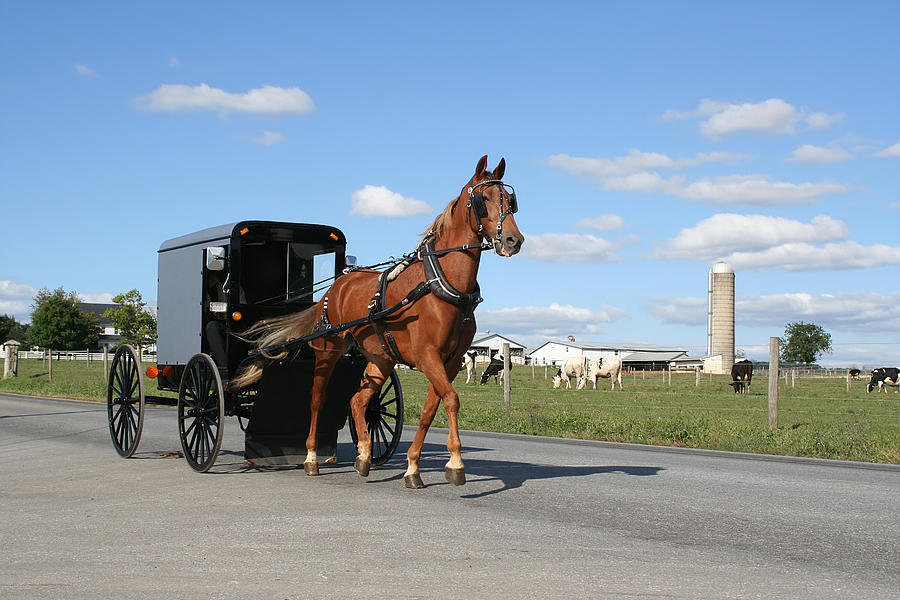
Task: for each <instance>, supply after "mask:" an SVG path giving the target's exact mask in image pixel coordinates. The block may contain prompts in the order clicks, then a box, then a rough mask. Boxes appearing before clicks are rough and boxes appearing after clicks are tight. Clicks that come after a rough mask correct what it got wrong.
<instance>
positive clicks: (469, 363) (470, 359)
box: [463, 350, 478, 383]
mask: <svg viewBox="0 0 900 600" xmlns="http://www.w3.org/2000/svg"><path fill="white" fill-rule="evenodd" d="M476 356H478V352H476V351H475V350H467V351H466V353H465V354H463V366H464V367H465V368H466V383H472V382H473V381H475V357H476Z"/></svg>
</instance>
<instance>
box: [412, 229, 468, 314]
mask: <svg viewBox="0 0 900 600" xmlns="http://www.w3.org/2000/svg"><path fill="white" fill-rule="evenodd" d="M469 245H470V246H472V245H474V246H476V247H478V248H480V247H481V244H469ZM453 250H456V249H455V248H454V249H453ZM439 253H441V254H444V252H443V251H441V250H437V251H435V249H434V242H432V241H427V242H425V246H424V251H423V252H419V257H420V258H421V259H422V264H423V265H424V267H425V283H427V284H428V287H429V289H431V292H432V293H433V294H434V295H435V296H437V297H438V298H440V299H441V300H443V301H444V302H449V303H450V304H453V305H454V306H463V307H471V308H472V309H473V310H474V309H475V307H476V306H477V305H478V304H479V303H480V302H481V301H482V300H484V298H482V297H481V288H480V287H479V285H478V282H477V281H476V282H475V289H474V290H473V291H472V292H471V293H467V292H460V291H459V290H457V289H456V288H455V287H453V286H452V285H450V282H449V281H447V276H446V275H444V270H443V269H442V268H441V263H439V262H438V260H437V258H436V256H437V255H438V254H439Z"/></svg>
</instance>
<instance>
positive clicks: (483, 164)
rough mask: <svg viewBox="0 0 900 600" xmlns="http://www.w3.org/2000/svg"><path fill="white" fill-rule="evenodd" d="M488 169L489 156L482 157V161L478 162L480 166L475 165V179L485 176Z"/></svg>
mask: <svg viewBox="0 0 900 600" xmlns="http://www.w3.org/2000/svg"><path fill="white" fill-rule="evenodd" d="M486 168H487V154H485V155H484V156H482V157H481V160H479V161H478V164H477V165H475V177H479V176H480V175H482V174H484V170H485V169H486Z"/></svg>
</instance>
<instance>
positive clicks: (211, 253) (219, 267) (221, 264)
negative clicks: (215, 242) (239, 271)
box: [206, 246, 225, 271]
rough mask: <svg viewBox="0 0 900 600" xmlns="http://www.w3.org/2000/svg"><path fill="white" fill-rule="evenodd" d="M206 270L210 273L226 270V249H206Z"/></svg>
mask: <svg viewBox="0 0 900 600" xmlns="http://www.w3.org/2000/svg"><path fill="white" fill-rule="evenodd" d="M206 268H207V269H209V270H210V271H224V270H225V248H223V247H222V246H209V247H208V248H207V249H206Z"/></svg>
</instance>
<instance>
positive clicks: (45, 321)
mask: <svg viewBox="0 0 900 600" xmlns="http://www.w3.org/2000/svg"><path fill="white" fill-rule="evenodd" d="M31 306H32V307H33V308H34V311H33V312H32V313H31V327H29V328H28V338H29V341H30V342H31V344H33V345H35V346H39V347H41V348H51V349H54V350H83V349H84V348H96V347H97V341H98V340H99V339H100V320H99V319H98V318H97V317H96V316H95V315H92V314H90V313H85V312H82V311H81V310H80V309H79V308H78V296H77V295H76V294H75V292H71V293H69V292H66V291H65V290H64V289H62V288H61V287H60V288H57V289H55V290H54V291H52V292H51V291H49V290H47V289H43V288H42V289H40V290H38V293H37V296H35V297H34V304H32V305H31Z"/></svg>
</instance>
